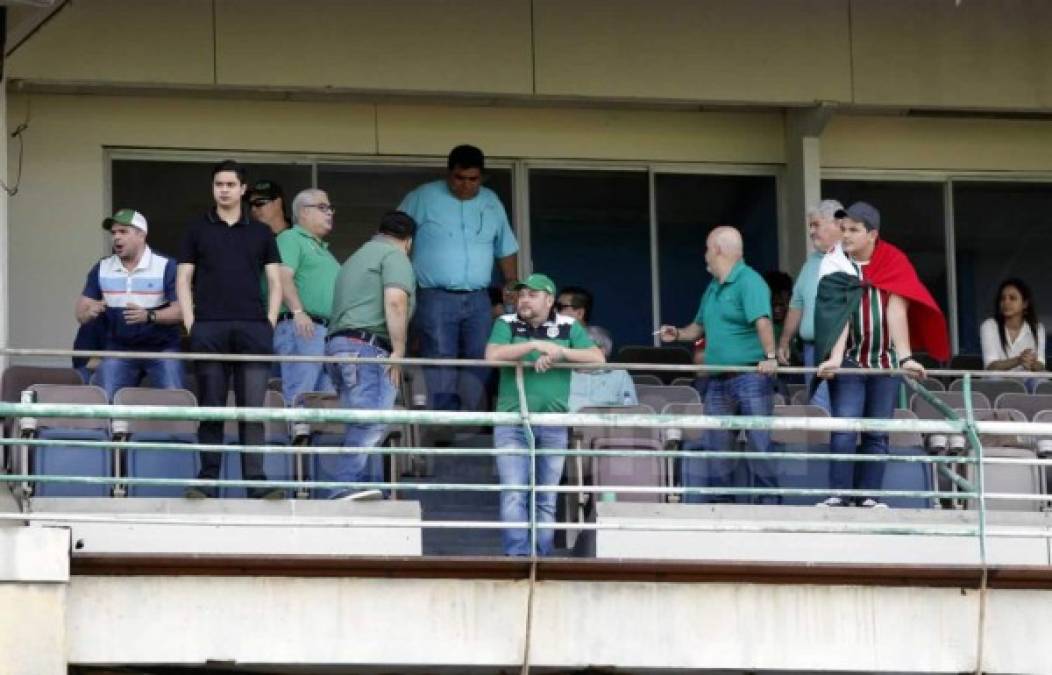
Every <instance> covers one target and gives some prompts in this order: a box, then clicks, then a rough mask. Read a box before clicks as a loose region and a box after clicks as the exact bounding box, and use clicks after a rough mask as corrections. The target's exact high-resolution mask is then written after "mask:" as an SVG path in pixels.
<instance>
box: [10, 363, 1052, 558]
mask: <svg viewBox="0 0 1052 675" xmlns="http://www.w3.org/2000/svg"><path fill="white" fill-rule="evenodd" d="M0 354H4V355H7V356H11V355H19V356H54V355H68V354H69V352H66V351H63V350H18V349H0ZM83 355H99V356H117V357H137V358H141V357H143V356H145V355H144V354H142V353H136V352H128V353H122V352H88V353H83ZM149 356H157V357H159V358H178V359H182V360H202V359H207V360H216V358H217V355H215V354H156V355H149ZM221 358H222V359H223V360H230V361H253V360H258V357H251V356H245V355H239V356H231V357H228V356H226V355H224V356H222V357H221ZM267 359H268V360H274V361H296V362H299V361H315V362H316V361H319V360H324V361H348V362H362V363H364V362H373V363H376V362H378V363H387V364H391V363H398V364H400V365H420V366H428V365H456V366H488V367H494V366H503V367H513V368H515V371H516V387H517V390H518V394H519V400H520V409H519V411H518V412H508V413H498V412H464V411H452V412H449V411H429V410H347V409H305V408H285V409H274V408H225V407H224V408H203V407H177V406H173V407H167V406H166V407H155V406H114V405H67V404H49V403H31V402H23V403H0V417H9V418H16V419H20V420H26V419H34V420H36V423H37V424H41V420H47V419H52V418H82V419H83V418H87V419H106V420H121V421H134V420H154V421H175V420H192V421H213V422H218V421H223V422H226V421H238V422H272V423H273V422H277V423H286V424H292V423H306V424H324V423H337V424H355V423H376V422H378V423H385V424H391V425H442V426H453V427H462V426H468V427H474V426H480V425H484V426H496V425H507V426H521V427H522V428H523V429H524V431H525V436H526V439H527V447H526V448H522V449H506V448H468V447H459V448H453V447H449V448H423V447H419V448H418V447H381V448H347V447H341V446H321V447H318V446H309V445H291V446H285V445H259V446H246V447H241V446H231V445H209V444H201V443H163V442H142V441H134V440H126V439H115V440H109V441H74V440H61V441H54V440H43V439H39V438H32V437H30V438H3V439H0V447H3V446H14V447H25V448H33V447H41V446H47V445H61V446H63V447H67V448H79V449H84V450H86V451H87V450H114V451H116V450H133V449H134V450H137V451H168V452H170V451H179V452H202V451H209V452H223V453H241V452H257V453H261V454H281V455H289V456H295V455H332V454H341V453H368V454H382V455H393V456H406V455H418V456H493V457H498V456H506V455H528V456H529V457H530V460H531V461H530V471H529V482H528V483H526V484H522V485H495V484H474V483H449V482H445V483H437V482H420V481H415V482H414V481H408V482H407V481H392V482H386V483H353V482H338V481H316V480H306V479H304V480H288V481H275V480H267V481H249V480H203V479H196V478H183V479H179V478H164V479H160V478H134V477H123V476H53V475H35V474H29V473H9V474H0V483H8V484H22V485H32V484H34V483H52V482H54V483H60V482H65V483H77V484H89V485H120V486H186V487H189V486H199V487H215V488H223V487H245V488H261V487H264V488H275V487H276V488H281V489H288V490H311V489H352V490H356V489H366V488H380V489H387V490H414V491H451V490H456V491H472V492H498V491H502V490H521V491H528V493H529V499H530V506H531V508H530V514H531V515H530V518H529V520H528V521H527V522H521V523H494V522H491V521H445V522H444V521H420V522H416V523H412V524H411V526H413V527H427V528H430V527H435V528H443V527H458V528H479V529H489V528H494V527H501V528H503V527H508V528H528V529H529V530H530V533H531V539H532V541H533V542H534V547H535V546H536V537H537V531H538V530H540V529H565V530H589V529H593V530H603V529H617V530H647V531H656V530H658V531H670V532H674V531H736V532H827V533H829V532H852V533H869V534H918V535H924V534H931V535H939V536H966V537H971V536H974V537H977V538H978V541H979V551H980V559H981V561H982V562H983V564H985V561H986V550H987V542H986V539H987V537H988V536H990V531H989V528H988V526H987V499H1009V498H1010V499H1018V500H1031V501H1042V502H1043V501H1045V500H1046V499H1047V497H1046V496H1045V495H1040V494H1033V495H1014V494H1013V495H994V494H989V493H987V492H985V488H984V476H985V471H984V469H985V466H986V465H996V464H1025V465H1031V466H1033V465H1037V466H1040V467H1045V466H1050V465H1052V459H1034V460H1029V459H1025V460H1024V459H1011V458H988V457H985V456H984V452H983V446H982V443H981V440H980V434H1004V435H1013V434H1014V435H1023V436H1049V437H1052V423H1043V424H1039V423H1030V422H1027V423H1021V422H994V421H977V420H976V419H975V415H974V410H973V409H972V405H971V395H970V394H971V382H972V377H973V375H975V373H971V372H969V371H932V374H939V375H960V376H962V377H963V378H964V381H963V398H964V400H965V416H964V418H963V419H962V418H961V416H960V415H958V414H957V413H956V412H955V411H954V410H952V409H950V408H949V407H948V406H946V405H945V404H944V403H943V402H942V401H941V400H939V399H938V398H936V397H935V396H933V395H932V394H931V393H930V392H928V391H927V390H926V389H924V388H923V387H921V386H919V385H918V384H917V382H916V381H914V380H912V379H909V378H904V381H905V382H906V385H907V387H908V388H909V390H910V391H913V392H915V393H917V394H919V395H920V396H921V397H922V398H923V399H924V400H925V401H927V402H928V403H929V404H931V405H932V406H933V407H935V408H936V409H937V410H939V411H940V412H941V413H942V414H943V415H944V416H945V419H942V420H900V419H892V420H877V419H854V418H827V417H762V416H737V415H735V416H718V415H665V414H611V413H602V414H597V413H531V412H529V410H528V409H527V406H526V402H525V401H526V397H525V390H524V386H523V365H522V364H520V363H507V364H494V363H491V362H484V361H483V362H479V361H467V360H450V359H356V358H344V359H332V358H329V357H324V358H317V357H273V358H271V357H267ZM556 366H557V367H573V368H578V369H589V368H596V367H599V368H612V367H618V368H620V367H622V366H623V367H625V368H626V369H629V370H647V371H671V372H682V373H684V374H698V373H701V374H709V375H711V374H717V373H729V372H731V373H733V372H755V371H754V369H747V368H727V367H724V368H715V367H699V366H669V365H658V364H607V365H603V366H587V365H577V364H574V365H572V366H571V365H568V364H556ZM779 372H780V373H813V372H814V369H804V368H781V369H779ZM893 372H896V373H900V372H901V371H893ZM851 374H852V375H862V376H869V375H886V374H888V371H882V372H877V373H873V372H867V371H860V370H852V371H851ZM979 375H989V374H986V373H979ZM996 376H997V377H1005V376H1007V377H1008V378H1014V379H1032V378H1034V377H1035V376H1037V377H1039V378H1047V377H1050V376H1052V374H1047V373H1040V374H1034V373H1026V374H1016V373H997V374H996ZM543 426H558V427H608V428H632V427H641V428H650V429H658V430H670V429H678V430H714V429H719V430H770V431H778V430H783V431H808V432H837V431H840V432H878V433H895V432H908V433H920V434H957V435H964V436H965V437H966V438H967V441H968V443H967V452H966V454H964V455H961V456H939V455H927V454H925V455H897V456H891V455H884V456H873V455H855V454H832V453H828V452H798V451H792V452H789V451H786V452H770V453H766V454H756V453H752V452H747V451H707V450H694V451H691V450H681V449H666V450H631V449H602V450H596V449H591V448H566V449H549V448H537V447H536V438H535V436H534V433H533V428H534V427H543ZM548 455H559V456H565V457H582V458H587V457H646V458H681V459H682V458H712V459H715V458H727V459H747V460H749V461H776V462H777V461H785V460H792V461H823V462H882V463H887V462H905V463H922V464H927V465H932V466H934V467H936V468H937V470H938V474H939V475H941V476H943V477H945V478H946V479H947V480H949V481H950V482H951V483H952V485H953V487H954V488H956V489H953V490H950V491H941V490H938V489H932V490H887V491H881V492H879V493H877V494H876V496H880V497H907V498H921V499H928V500H932V499H949V500H958V501H960V500H965V501H966V502H969V503H974V504H975V505H976V507H977V508H976V511H977V526H976V527H971V526H968V525H961V526H932V525H926V524H917V523H901V524H887V523H856V524H843V523H819V524H813V523H810V524H809V523H795V524H792V525H779V524H770V523H768V524H756V525H749V524H747V523H733V524H727V523H719V522H711V523H689V524H684V523H676V522H662V523H654V524H638V525H633V524H626V523H585V522H575V523H573V522H572V523H540V522H537V520H536V516H535V512H536V498H537V494H538V493H540V492H554V493H558V494H566V493H578V494H592V495H599V494H603V493H616V494H648V495H651V494H655V495H656V494H661V495H666V496H679V497H683V496H687V495H717V494H718V495H724V496H753V497H756V496H807V497H827V496H831V495H837V496H844V497H861V496H874V493H873V492H872V491H861V490H831V489H825V488H813V489H812V488H776V489H763V488H750V487H733V488H709V487H682V486H672V485H662V486H616V485H566V486H559V485H554V486H542V485H537V481H536V473H535V468H534V467H535V461H534V460H535V459H536V458H537V457H538V456H548ZM960 466H972V467H974V476H975V480H974V483H973V482H972V481H969V480H967V479H966V478H965V477H963V476H961V475H960V474H958V473H957V472H956V470H955V469H956V468H957V467H960ZM933 487H937V486H933ZM11 517H15V518H17V517H22V518H24V519H31V518H34V517H36V514H24V513H23V514H8V515H4V516H0V519H10V518H11ZM41 517H45V516H41ZM70 517H73V518H75V517H76V516H70ZM84 517H86V518H90V517H91V516H90V515H84ZM128 517H130V518H133V519H134V518H135V517H136V516H128ZM142 518H144V519H145V520H146V521H147V522H159V521H157V520H155V519H150V518H148V517H142ZM336 520H337V522H344V520H345V519H344V520H341V519H336ZM175 521H179V522H182V521H181V520H179V519H175V520H172V519H168V520H165V521H164V522H175ZM356 522H359V523H360V524H362V525H365V524H368V526H370V527H375V526H376V525H377V521H376V520H375V519H359V520H358V521H356ZM399 522H400V523H401V524H399V525H397V526H400V527H401V526H406V525H405V523H404V522H402V521H399ZM1042 533H1043V534H1042ZM1012 536H1035V537H1036V536H1045V537H1047V536H1048V532H1047V531H1046V530H1044V529H1042V528H1031V529H1030V530H1027V528H1013V529H1012Z"/></svg>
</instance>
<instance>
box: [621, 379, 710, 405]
mask: <svg viewBox="0 0 1052 675" xmlns="http://www.w3.org/2000/svg"><path fill="white" fill-rule="evenodd" d="M636 398H638V399H639V403H640V405H648V406H650V407H651V408H653V409H654V410H664V409H665V406H667V405H668V404H670V403H701V396H700V395H699V394H698V390H697V389H695V388H694V387H678V386H673V385H657V386H655V385H647V384H640V385H637V386H636Z"/></svg>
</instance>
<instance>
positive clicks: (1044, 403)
mask: <svg viewBox="0 0 1052 675" xmlns="http://www.w3.org/2000/svg"><path fill="white" fill-rule="evenodd" d="M994 407H995V408H1009V409H1012V410H1018V411H1019V412H1021V413H1023V416H1024V417H1026V418H1027V419H1028V420H1033V419H1034V418H1035V417H1036V416H1037V414H1038V413H1039V412H1041V411H1042V410H1052V394H1015V393H1012V394H1001V395H1000V396H998V397H997V400H996V401H994Z"/></svg>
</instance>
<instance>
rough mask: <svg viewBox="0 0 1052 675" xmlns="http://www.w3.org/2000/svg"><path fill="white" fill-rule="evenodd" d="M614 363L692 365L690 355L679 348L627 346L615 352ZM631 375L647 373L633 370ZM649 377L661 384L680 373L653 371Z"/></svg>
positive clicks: (670, 380) (680, 374) (679, 375)
mask: <svg viewBox="0 0 1052 675" xmlns="http://www.w3.org/2000/svg"><path fill="white" fill-rule="evenodd" d="M614 361H615V362H616V363H648V364H649V363H656V364H663V365H664V364H672V365H680V366H688V365H692V364H693V359H692V357H691V353H690V352H689V351H687V350H686V349H685V348H683V347H680V346H672V347H652V346H649V345H627V346H625V347H622V348H621V349H619V350H618V352H617V358H616V359H614ZM631 373H632V374H633V375H636V374H642V373H648V371H645V370H644V371H640V370H633V371H631ZM648 374H650V375H653V376H654V377H656V378H658V379H659V380H660V381H661V382H662V383H665V384H667V383H670V382H672V380H674V379H675V378H677V377H682V373H677V372H674V371H662V370H654V371H649V373H648Z"/></svg>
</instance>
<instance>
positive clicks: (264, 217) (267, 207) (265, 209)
mask: <svg viewBox="0 0 1052 675" xmlns="http://www.w3.org/2000/svg"><path fill="white" fill-rule="evenodd" d="M246 201H248V208H249V215H250V216H252V219H253V220H258V221H259V222H261V223H265V224H266V225H267V227H269V228H270V231H271V232H273V233H274V236H277V235H279V234H281V233H282V232H284V231H285V230H287V229H289V228H290V227H291V225H289V215H288V212H287V210H286V206H285V205H286V202H285V191H284V190H282V189H281V186H280V185H279V184H278V183H276V182H275V181H272V180H257V181H256V182H255V183H253V184H252V187H251V188H249V190H248V199H247V200H246Z"/></svg>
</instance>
